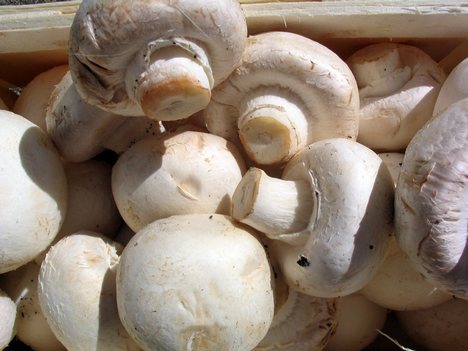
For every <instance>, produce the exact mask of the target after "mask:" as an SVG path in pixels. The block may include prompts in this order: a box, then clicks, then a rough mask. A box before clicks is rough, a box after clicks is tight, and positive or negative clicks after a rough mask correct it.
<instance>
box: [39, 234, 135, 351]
mask: <svg viewBox="0 0 468 351" xmlns="http://www.w3.org/2000/svg"><path fill="white" fill-rule="evenodd" d="M119 250H121V247H120V245H118V244H116V243H114V242H112V241H111V240H109V239H106V238H105V237H103V236H101V235H99V234H97V233H93V232H90V231H80V232H77V233H75V234H73V235H70V236H67V237H65V238H63V239H62V240H60V241H59V242H58V243H57V244H55V245H54V246H52V247H51V248H50V250H49V251H48V253H47V256H46V258H45V259H44V261H43V262H42V264H41V269H40V273H39V285H38V297H39V304H40V307H41V310H42V312H43V313H44V316H45V317H46V319H47V321H48V323H49V325H50V328H51V329H52V331H53V333H54V334H55V336H56V337H57V339H58V340H60V342H61V343H62V344H63V345H64V346H65V347H66V349H67V350H69V351H73V350H80V351H84V350H86V351H93V350H96V351H105V350H109V351H118V350H121V351H124V350H125V351H129V350H135V351H136V350H138V347H137V346H136V344H134V342H133V341H132V339H131V338H130V337H129V335H128V334H127V332H126V331H125V329H124V327H123V326H122V323H121V322H120V319H119V316H118V311H117V303H116V292H115V289H116V271H117V266H118V263H119V256H118V251H119Z"/></svg>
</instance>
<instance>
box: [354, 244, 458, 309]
mask: <svg viewBox="0 0 468 351" xmlns="http://www.w3.org/2000/svg"><path fill="white" fill-rule="evenodd" d="M360 293H361V294H362V295H364V296H365V297H366V298H367V299H369V300H370V301H372V302H374V303H376V304H378V305H379V306H382V307H385V308H387V309H390V310H394V311H409V310H419V309H423V308H430V307H432V306H435V305H438V304H440V303H442V302H445V301H448V300H450V298H451V297H452V295H450V294H447V293H446V292H444V291H442V290H440V289H438V288H437V287H435V286H434V285H433V284H430V283H429V282H428V281H427V280H426V279H425V278H424V276H422V275H421V274H420V273H419V272H418V271H417V270H416V269H415V268H414V265H413V262H411V260H410V259H409V257H408V255H406V254H405V253H404V252H403V250H402V249H401V248H400V247H399V245H398V243H397V242H396V240H395V238H394V237H392V238H391V239H390V244H389V249H388V252H387V254H386V256H385V260H384V261H383V262H382V264H381V265H380V267H379V269H378V271H377V273H376V274H375V275H374V277H373V278H372V280H371V281H370V282H369V283H368V284H367V285H366V286H365V287H364V288H363V289H361V290H360Z"/></svg>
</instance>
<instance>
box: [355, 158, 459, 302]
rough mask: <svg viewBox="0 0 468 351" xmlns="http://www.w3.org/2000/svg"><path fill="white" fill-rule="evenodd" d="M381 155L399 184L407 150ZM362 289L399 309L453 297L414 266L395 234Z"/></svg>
mask: <svg viewBox="0 0 468 351" xmlns="http://www.w3.org/2000/svg"><path fill="white" fill-rule="evenodd" d="M379 156H380V157H381V158H382V160H383V161H384V163H385V164H386V165H387V167H388V169H389V170H390V173H391V175H392V178H393V182H394V184H395V185H396V183H397V181H398V176H399V174H400V168H401V165H402V163H403V157H404V154H402V153H385V154H380V155H379ZM360 293H361V294H362V295H364V296H365V297H366V298H367V299H369V300H370V301H372V302H374V303H376V304H378V305H380V306H383V307H385V308H387V309H390V310H397V311H402V310H417V309H422V308H429V307H431V306H435V305H437V304H439V303H442V302H444V301H447V300H449V299H450V298H451V295H449V294H447V293H446V292H444V291H441V290H440V289H438V288H436V287H435V286H434V285H432V284H430V283H429V282H428V281H427V280H426V279H424V277H423V276H422V275H421V274H420V273H419V272H418V271H417V270H416V269H415V268H414V266H413V264H412V262H411V260H410V258H409V257H408V255H406V253H405V252H404V251H403V250H402V249H401V248H400V246H399V245H398V243H397V241H396V239H395V236H394V235H392V237H391V238H390V243H389V247H388V249H387V253H386V255H385V259H384V261H383V262H382V264H381V265H380V266H379V269H378V271H377V273H376V274H375V275H374V277H373V278H372V280H371V281H370V282H369V283H368V284H367V285H366V286H365V287H364V288H363V289H362V290H361V291H360Z"/></svg>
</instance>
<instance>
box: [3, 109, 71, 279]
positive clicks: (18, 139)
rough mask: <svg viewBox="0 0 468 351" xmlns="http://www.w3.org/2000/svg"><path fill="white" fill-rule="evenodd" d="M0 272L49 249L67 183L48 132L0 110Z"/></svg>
mask: <svg viewBox="0 0 468 351" xmlns="http://www.w3.org/2000/svg"><path fill="white" fill-rule="evenodd" d="M0 124H1V126H2V128H1V129H0V164H1V165H2V166H1V167H0V184H1V186H0V202H1V203H2V204H3V205H2V206H1V207H0V219H1V220H0V273H4V272H8V271H10V270H14V269H16V268H18V267H19V266H21V265H23V264H25V263H27V262H29V261H31V260H33V259H34V258H35V257H36V256H37V255H38V254H40V253H41V252H42V251H43V250H45V249H46V248H47V246H49V244H50V243H51V242H52V240H53V239H54V238H55V236H56V235H57V233H58V231H59V229H60V226H61V225H62V222H63V219H64V217H65V211H66V205H67V180H66V176H65V171H64V168H63V164H62V163H61V160H60V157H59V155H58V153H57V151H56V149H55V148H54V146H53V144H52V142H51V141H50V140H49V138H48V136H47V135H46V133H45V132H44V131H42V130H41V129H40V128H39V127H38V126H36V125H35V124H33V123H32V122H30V121H28V120H27V119H26V118H24V117H21V116H19V115H17V114H14V113H12V112H8V111H4V110H2V111H0Z"/></svg>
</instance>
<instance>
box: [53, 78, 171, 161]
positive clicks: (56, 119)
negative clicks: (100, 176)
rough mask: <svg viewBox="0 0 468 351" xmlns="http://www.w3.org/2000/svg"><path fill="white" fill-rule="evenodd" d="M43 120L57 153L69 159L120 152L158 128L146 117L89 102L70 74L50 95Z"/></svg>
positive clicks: (75, 159)
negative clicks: (127, 113)
mask: <svg viewBox="0 0 468 351" xmlns="http://www.w3.org/2000/svg"><path fill="white" fill-rule="evenodd" d="M46 123H47V132H48V134H49V135H50V136H51V138H52V140H53V141H54V143H55V145H56V146H57V148H58V150H59V152H60V154H61V155H62V157H63V158H64V159H65V160H67V161H70V162H83V161H86V160H89V159H91V158H93V157H94V156H96V155H98V154H99V153H101V152H102V151H104V150H105V149H110V150H112V151H115V152H117V153H122V152H124V151H125V150H127V149H128V148H129V147H130V146H131V145H133V144H134V143H135V142H136V141H138V140H140V139H143V138H144V137H146V136H151V135H155V134H160V133H161V130H162V126H161V125H160V124H159V123H158V122H155V121H152V120H150V119H149V118H146V117H137V118H128V117H124V116H119V115H116V114H113V113H110V112H107V111H104V110H102V109H100V108H98V107H95V106H92V105H89V104H88V103H86V102H85V101H84V100H83V99H82V98H81V96H80V95H79V94H78V92H77V91H76V88H75V85H74V84H73V82H72V79H71V75H70V73H67V74H66V75H65V76H64V77H63V79H62V80H61V81H60V83H59V84H58V85H57V87H56V89H55V90H54V91H53V93H52V95H51V97H50V100H49V107H48V109H47V113H46Z"/></svg>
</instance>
